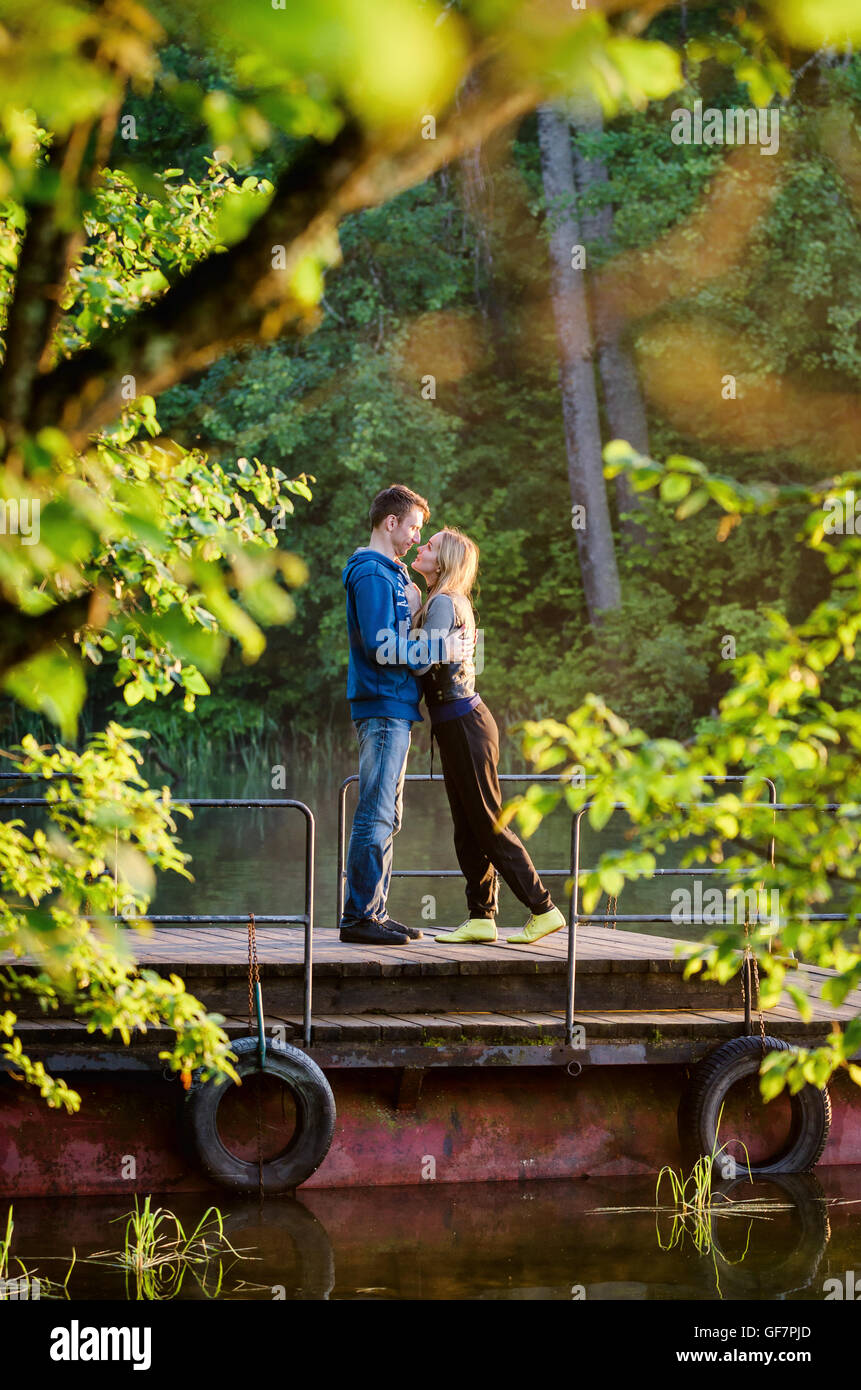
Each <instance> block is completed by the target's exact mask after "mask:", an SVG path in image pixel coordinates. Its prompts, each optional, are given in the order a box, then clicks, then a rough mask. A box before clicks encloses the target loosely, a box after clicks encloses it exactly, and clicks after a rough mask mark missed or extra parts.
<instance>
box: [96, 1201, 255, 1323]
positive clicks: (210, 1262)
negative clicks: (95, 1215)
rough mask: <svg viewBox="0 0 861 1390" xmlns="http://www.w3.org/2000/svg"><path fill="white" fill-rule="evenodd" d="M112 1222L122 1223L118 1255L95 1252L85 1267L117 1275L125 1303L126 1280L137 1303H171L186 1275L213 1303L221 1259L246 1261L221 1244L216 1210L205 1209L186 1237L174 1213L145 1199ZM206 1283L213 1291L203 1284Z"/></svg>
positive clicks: (224, 1241) (220, 1223) (220, 1219)
mask: <svg viewBox="0 0 861 1390" xmlns="http://www.w3.org/2000/svg"><path fill="white" fill-rule="evenodd" d="M115 1220H117V1221H125V1223H126V1224H125V1230H124V1241H123V1249H122V1250H100V1251H97V1252H96V1253H95V1254H93V1255H90V1256H89V1257H88V1259H87V1263H90V1264H102V1265H107V1266H109V1267H111V1268H114V1269H118V1270H121V1271H122V1272H123V1274H124V1276H125V1283H126V1296H127V1297H128V1291H129V1282H130V1279H131V1278H132V1277H134V1281H135V1294H136V1298H137V1299H138V1300H151V1301H160V1300H165V1299H171V1298H175V1297H176V1296H177V1294H178V1293H179V1292H180V1290H181V1288H182V1285H183V1281H184V1280H185V1277H186V1275H187V1274H188V1273H189V1272H191V1274H192V1276H193V1277H194V1279H195V1281H196V1283H197V1285H198V1287H199V1289H200V1290H201V1292H202V1293H203V1294H204V1295H205V1296H206V1297H207V1298H217V1297H218V1296H219V1294H220V1292H221V1288H222V1283H223V1278H224V1258H225V1256H226V1255H230V1256H232V1257H233V1258H234V1259H237V1260H242V1259H247V1258H249V1257H248V1256H247V1255H246V1254H244V1253H243V1252H242V1251H239V1250H235V1249H234V1247H233V1246H232V1245H231V1243H230V1241H229V1240H228V1239H227V1237H226V1235H225V1234H224V1219H223V1217H222V1215H221V1212H220V1211H219V1210H218V1208H217V1207H207V1209H206V1211H205V1212H204V1213H203V1216H202V1217H201V1218H200V1220H199V1221H198V1223H197V1225H196V1226H195V1227H194V1230H192V1231H191V1232H187V1231H186V1229H185V1227H184V1226H183V1224H182V1222H181V1221H180V1219H179V1217H178V1216H177V1215H176V1213H175V1212H172V1211H169V1210H168V1209H167V1208H166V1207H155V1208H154V1207H153V1206H152V1198H151V1197H149V1196H147V1197H146V1198H144V1203H143V1206H142V1207H141V1206H140V1205H139V1204H138V1199H137V1197H135V1209H134V1211H132V1212H129V1213H128V1214H127V1215H126V1216H124V1217H123V1216H119V1217H116V1218H115ZM213 1266H214V1267H215V1270H214V1275H213ZM211 1277H212V1278H214V1287H211V1286H210V1284H209V1280H210V1278H211Z"/></svg>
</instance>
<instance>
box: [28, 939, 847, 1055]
mask: <svg viewBox="0 0 861 1390" xmlns="http://www.w3.org/2000/svg"><path fill="white" fill-rule="evenodd" d="M257 944H258V953H259V958H260V968H261V979H262V983H263V996H264V1008H265V1014H266V1023H267V1028H268V1030H269V1031H270V1032H272V1031H273V1030H277V1032H276V1034H275V1035H276V1036H278V1037H280V1038H282V1039H283V1040H284V1041H287V1042H291V1043H293V1044H294V1045H301V1038H302V1018H301V1011H302V989H303V961H302V950H303V940H302V932H301V931H300V930H295V929H285V928H283V927H258V928H257ZM129 946H130V948H131V950H132V951H133V952H134V954H135V955H136V957H137V959H138V961H139V963H140V964H141V965H142V966H146V967H148V968H150V969H155V970H157V971H159V972H160V973H162V974H171V973H176V974H178V975H180V976H181V977H182V978H183V979H184V980H185V982H186V985H187V987H188V988H189V990H191V992H192V993H193V994H195V995H196V996H197V997H198V998H199V999H201V1001H202V1002H204V1003H205V1005H206V1006H207V1008H208V1009H209V1010H211V1011H212V1012H217V1013H220V1014H222V1015H224V1017H225V1027H226V1030H227V1032H228V1033H229V1034H230V1035H231V1036H233V1037H238V1036H243V1035H245V1034H247V1033H248V1031H249V1028H248V1018H247V1013H246V1012H245V1010H246V1008H247V937H246V932H245V929H244V928H243V927H228V926H203V927H199V926H196V927H180V926H176V927H162V926H158V927H154V928H153V929H152V930H151V932H150V933H149V934H148V935H146V936H144V935H142V934H141V933H139V932H129ZM691 950H692V947H691V946H690V944H689V943H685V942H679V941H676V940H674V939H672V938H668V937H658V936H651V935H646V934H644V933H639V932H632V931H616V930H611V929H607V928H603V927H594V926H588V927H587V926H583V927H580V928H579V930H578V937H577V987H576V995H575V1024H576V1025H578V1026H579V1028H581V1029H582V1030H583V1031H582V1033H581V1034H579V1045H578V1046H577V1047H576V1048H575V1049H570V1048H567V1047H565V1046H563V1044H564V1005H565V977H566V951H567V933H566V932H565V931H561V932H558V933H556V934H555V935H553V936H551V937H546V938H545V939H544V940H543V941H542V942H541V943H539V944H538V945H536V946H534V947H524V946H510V945H508V944H507V943H506V942H505V941H504V940H500V941H499V942H498V943H497V944H495V945H460V946H452V945H438V944H437V943H436V942H435V941H434V939H433V935H432V934H431V933H428V934H427V935H426V936H425V937H424V938H423V939H422V940H420V941H417V942H411V943H410V944H409V945H406V946H403V947H399V948H392V947H381V948H373V947H366V946H359V945H352V944H344V943H342V942H341V941H339V939H338V935H337V932H335V931H334V930H326V929H318V930H317V931H316V932H315V934H314V968H313V987H314V996H313V1031H312V1045H311V1052H312V1055H313V1056H314V1057H315V1058H316V1059H317V1060H318V1061H319V1062H320V1063H321V1065H323V1066H324V1067H338V1068H340V1067H356V1066H358V1067H372V1066H377V1067H379V1066H399V1067H406V1068H427V1067H446V1066H448V1067H450V1066H512V1065H532V1066H535V1065H561V1064H564V1063H566V1062H569V1061H575V1060H576V1061H579V1062H580V1063H581V1065H607V1064H612V1063H617V1064H636V1063H641V1064H642V1063H653V1062H666V1063H675V1064H678V1063H689V1062H693V1061H696V1060H698V1059H699V1058H700V1057H701V1056H702V1055H703V1054H704V1053H705V1052H707V1051H709V1050H710V1049H711V1048H713V1047H715V1046H717V1045H718V1044H719V1043H720V1042H721V1041H725V1040H726V1039H727V1038H729V1037H736V1036H739V1035H740V1034H741V1033H742V1032H743V1011H742V1000H741V987H740V980H739V978H738V977H736V979H734V980H733V981H731V982H730V984H728V985H720V984H718V983H716V982H713V981H712V982H709V981H704V980H702V979H700V977H699V976H694V977H692V978H691V979H688V980H686V979H685V978H684V968H685V957H686V955H688V954H689V953H690V951H691ZM27 964H28V962H27V961H26V959H22V960H20V961H19V962H18V967H19V968H21V967H26V966H27ZM30 964H31V963H30ZM827 973H828V972H825V971H822V970H818V969H816V968H814V967H809V966H801V967H800V968H799V970H798V973H797V975H795V979H794V982H796V983H798V984H801V985H802V986H803V987H805V988H806V989H807V991H808V993H809V995H810V997H811V1001H812V1004H813V1016H812V1018H811V1019H810V1020H809V1021H808V1022H804V1021H803V1020H802V1019H801V1018H800V1016H799V1013H798V1010H797V1009H796V1007H795V1005H794V1004H793V1003H792V1002H791V1001H789V1000H788V999H786V1000H784V1001H782V1002H781V1004H780V1005H778V1006H777V1007H776V1008H774V1009H771V1010H769V1011H768V1012H767V1014H766V1028H767V1031H768V1032H770V1033H772V1034H774V1035H776V1036H778V1037H783V1038H786V1039H793V1040H797V1041H798V1042H799V1043H806V1044H807V1045H815V1043H816V1042H817V1041H820V1040H822V1039H824V1038H825V1037H826V1036H827V1034H828V1032H829V1031H830V1029H831V1027H832V1024H833V1023H834V1022H845V1021H848V1020H849V1019H850V1018H852V1017H853V1016H855V1015H856V1014H857V1013H858V1012H861V991H855V992H854V993H853V994H852V995H850V996H849V998H848V999H847V1001H846V1003H845V1004H844V1005H843V1006H842V1007H841V1008H839V1009H835V1008H831V1007H828V1006H826V1005H825V1004H824V1003H823V1002H822V1000H821V999H820V998H819V997H818V996H819V991H820V988H821V983H822V979H823V978H824V976H825V975H826V974H827ZM27 1012H28V1009H27V1001H22V1002H21V1005H20V1015H21V1024H20V1032H21V1035H22V1038H23V1039H24V1040H25V1041H26V1045H27V1047H28V1048H29V1049H30V1050H31V1052H32V1053H33V1055H34V1056H38V1057H39V1058H40V1059H43V1060H45V1061H46V1064H48V1063H50V1064H51V1065H53V1066H55V1067H56V1066H57V1064H58V1063H59V1064H61V1065H62V1064H64V1063H65V1064H66V1065H68V1062H69V1060H70V1059H75V1058H77V1061H78V1062H79V1063H80V1064H81V1066H82V1068H83V1069H85V1070H88V1069H90V1067H92V1068H93V1069H97V1068H98V1067H99V1066H103V1065H109V1066H111V1067H118V1066H122V1067H124V1068H131V1069H137V1068H138V1067H147V1066H152V1065H155V1064H156V1058H157V1053H158V1050H159V1048H160V1047H163V1046H164V1043H165V1042H166V1041H167V1039H168V1037H169V1033H168V1032H167V1030H160V1029H157V1030H152V1029H150V1030H148V1032H147V1033H146V1035H141V1036H140V1039H139V1040H137V1039H136V1040H135V1041H134V1043H133V1044H132V1047H131V1049H124V1048H122V1046H121V1045H120V1044H118V1043H114V1042H112V1040H110V1039H103V1038H102V1036H101V1035H100V1034H95V1035H94V1034H88V1033H87V1032H86V1031H85V1029H84V1026H83V1024H82V1023H80V1022H79V1021H77V1020H75V1019H74V1017H73V1016H72V1014H71V1011H70V1010H65V1011H62V1010H61V1011H60V1013H59V1014H57V1015H51V1016H49V1017H45V1016H44V1015H38V1014H37V1012H36V1009H35V1008H34V1006H33V1005H32V1004H31V1005H29V1017H28V1016H26V1015H27ZM82 1049H86V1052H87V1054H88V1056H86V1057H85V1056H84V1052H83V1050H82Z"/></svg>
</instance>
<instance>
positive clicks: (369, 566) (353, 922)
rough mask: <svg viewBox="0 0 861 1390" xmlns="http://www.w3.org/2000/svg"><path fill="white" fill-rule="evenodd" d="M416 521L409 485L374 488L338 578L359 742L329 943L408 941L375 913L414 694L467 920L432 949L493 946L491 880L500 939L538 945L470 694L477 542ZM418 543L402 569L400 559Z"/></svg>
mask: <svg viewBox="0 0 861 1390" xmlns="http://www.w3.org/2000/svg"><path fill="white" fill-rule="evenodd" d="M429 516H430V509H429V507H428V504H427V502H426V501H425V499H424V498H423V497H420V496H419V495H418V493H416V492H413V491H412V490H411V489H410V488H407V487H403V486H400V485H398V486H395V487H389V488H385V489H384V491H382V492H380V493H379V494H378V495H377V496H376V497H375V498H374V500H373V502H372V504H371V510H370V519H371V539H370V541H369V542H368V544H367V545H366V546H362V547H361V548H360V549H358V550H356V551H354V552H353V554H352V555H351V557H350V559H349V560H348V562H347V564H346V566H345V568H344V572H343V580H344V587H345V589H346V591H347V630H348V634H349V641H350V664H349V673H348V677H347V699H348V700H349V702H350V713H351V715H352V718H353V723H354V725H355V729H356V735H357V737H358V741H359V800H358V805H357V807H356V813H355V816H354V817H353V828H352V833H351V835H350V847H349V851H348V854H347V864H346V875H347V885H346V889H347V891H346V897H345V901H344V910H343V915H342V917H341V923H340V936H341V940H342V941H356V942H365V943H369V944H373V945H388V946H401V945H404V944H405V943H406V942H408V941H410V940H411V939H412V940H414V939H416V938H418V937H420V936H421V935H422V933H421V930H420V929H419V928H418V927H411V926H405V925H404V924H403V923H401V922H395V921H394V920H393V919H392V918H391V917H389V916H388V913H387V911H386V900H387V897H388V891H389V881H390V878H391V872H392V840H393V837H394V836H395V835H396V834H397V832H398V830H399V829H400V825H401V818H402V810H403V788H404V777H405V775H406V769H407V754H408V753H409V747H410V736H411V729H412V725H413V724H414V723H420V722H422V715H421V712H420V710H419V702H420V699H421V697H422V695H424V699H425V703H426V705H427V710H428V715H429V717H430V721H431V746H433V740H434V739H435V740H436V742H437V746H438V748H439V751H440V759H441V762H442V770H443V777H444V780H445V789H446V793H447V795H448V802H449V806H450V808H451V814H452V818H453V821H454V847H455V852H456V854H457V860H458V863H459V865H460V868H461V871H462V873H463V875H464V878H465V879H466V900H467V909H468V916H467V919H466V920H465V921H464V922H462V923H461V925H460V926H459V927H458V928H457V929H456V930H455V931H450V932H443V933H441V934H440V935H438V936H437V937H436V940H437V941H444V942H462V941H482V942H489V941H495V940H496V908H497V896H498V879H497V874H499V875H501V876H502V878H503V879H504V880H505V882H506V883H507V884H508V886H509V888H510V889H511V891H512V892H513V893H514V895H515V897H517V898H518V899H519V900H520V902H522V903H523V905H524V907H526V908H528V911H529V917H528V920H527V922H526V924H525V926H524V927H523V930H522V931H520V932H518V933H517V935H515V936H509V938H508V940H509V941H511V942H517V943H522V944H529V943H532V942H535V941H539V940H540V939H541V937H543V936H547V935H548V934H549V933H550V932H555V931H558V930H559V929H560V927H562V926H564V925H565V918H564V917H563V915H562V913H561V912H560V911H559V909H558V908H557V907H555V906H554V904H553V901H552V899H551V897H550V894H549V893H548V891H547V889H546V888H545V887H544V885H543V883H542V882H541V880H540V878H539V877H538V874H537V873H536V872H535V868H534V866H533V864H532V860H531V859H530V858H529V855H528V854H527V852H526V850H525V849H524V847H523V845H522V844H521V842H520V840H519V839H518V838H517V836H516V835H515V834H514V833H513V831H511V830H509V829H508V828H505V829H498V828H497V823H496V822H497V816H498V814H499V811H500V808H501V805H502V798H501V794H500V788H499V779H498V776H497V766H498V762H499V734H498V731H497V727H496V724H495V722H494V719H493V716H492V714H491V713H490V710H489V709H488V708H487V706H486V705H485V704H484V703H483V702H482V700H481V697H480V696H479V695H478V694H477V693H476V690H475V662H474V655H473V654H474V650H475V638H476V632H475V618H474V616H473V611H472V605H471V603H470V594H471V592H472V587H473V584H474V583H475V578H476V573H477V570H478V547H477V546H476V545H475V544H474V542H473V541H471V540H470V539H469V537H468V536H465V535H464V534H463V533H462V532H461V531H458V530H456V529H455V528H446V529H444V530H442V531H437V532H436V534H435V535H433V536H431V537H430V539H429V540H428V541H426V542H425V544H424V545H421V544H420V542H421V532H422V527H423V526H424V525H425V524H426V522H427V520H428V518H429ZM414 545H415V546H417V547H418V549H417V551H416V554H415V558H414V559H413V561H412V569H413V571H414V572H415V573H416V574H417V575H419V576H420V577H421V578H422V579H423V581H424V584H425V593H424V595H422V592H421V590H420V589H419V587H418V585H417V584H416V583H415V582H414V581H413V580H412V579H411V578H410V575H409V571H408V569H407V567H406V564H405V563H404V561H403V557H404V556H405V555H407V554H408V552H409V551H410V550H411V549H412V547H413V546H414Z"/></svg>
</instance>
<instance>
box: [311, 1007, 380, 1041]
mask: <svg viewBox="0 0 861 1390" xmlns="http://www.w3.org/2000/svg"><path fill="white" fill-rule="evenodd" d="M318 1021H319V1022H320V1023H321V1024H327V1023H330V1024H335V1025H337V1026H338V1027H339V1028H340V1030H341V1034H340V1038H339V1041H340V1042H343V1043H347V1042H379V1041H380V1036H381V1029H380V1016H379V1015H378V1014H332V1015H329V1016H328V1017H327V1016H325V1015H321V1016H320V1017H319V1019H318V1018H316V1017H315V1018H314V1020H313V1022H312V1036H315V1037H316V1031H315V1030H316V1027H317V1023H318Z"/></svg>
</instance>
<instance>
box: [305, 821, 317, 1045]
mask: <svg viewBox="0 0 861 1390" xmlns="http://www.w3.org/2000/svg"><path fill="white" fill-rule="evenodd" d="M305 812H306V814H305V979H304V982H303V989H304V1000H303V1013H302V1039H303V1042H304V1044H305V1046H306V1047H310V1046H311V975H312V970H313V959H312V956H313V935H314V855H315V839H316V837H315V825H314V812H313V811H312V810H311V809H310V807H307V806H306V807H305Z"/></svg>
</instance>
